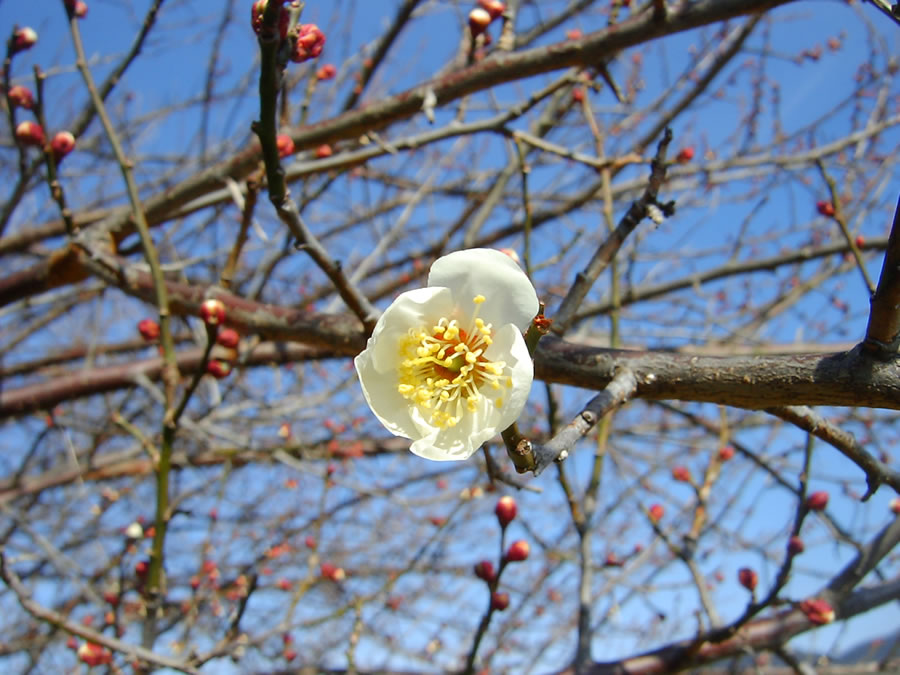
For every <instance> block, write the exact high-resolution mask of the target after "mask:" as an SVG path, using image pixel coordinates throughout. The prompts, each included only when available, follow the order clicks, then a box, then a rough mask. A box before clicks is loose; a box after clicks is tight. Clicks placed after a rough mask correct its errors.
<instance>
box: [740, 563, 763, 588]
mask: <svg viewBox="0 0 900 675" xmlns="http://www.w3.org/2000/svg"><path fill="white" fill-rule="evenodd" d="M738 581H739V582H741V586H743V587H744V588H746V589H747V590H748V591H750V592H753V590H754V589H755V588H756V584H757V583H758V582H759V577H758V576H757V574H756V572H754V571H753V570H751V569H750V568H749V567H742V568H741V569H739V570H738Z"/></svg>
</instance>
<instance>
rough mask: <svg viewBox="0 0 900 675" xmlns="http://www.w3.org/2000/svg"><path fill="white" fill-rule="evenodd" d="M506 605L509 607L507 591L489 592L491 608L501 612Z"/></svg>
mask: <svg viewBox="0 0 900 675" xmlns="http://www.w3.org/2000/svg"><path fill="white" fill-rule="evenodd" d="M507 607H509V593H492V594H491V609H495V610H497V611H498V612H502V611H503V610H504V609H506V608H507Z"/></svg>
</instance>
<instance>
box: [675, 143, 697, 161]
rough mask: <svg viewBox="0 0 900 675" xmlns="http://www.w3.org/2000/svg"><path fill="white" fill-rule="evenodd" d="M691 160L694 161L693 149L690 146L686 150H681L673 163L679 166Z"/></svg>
mask: <svg viewBox="0 0 900 675" xmlns="http://www.w3.org/2000/svg"><path fill="white" fill-rule="evenodd" d="M692 159H694V148H693V147H691V146H690V145H689V146H687V147H686V148H682V149H681V150H680V151H679V152H678V154H677V155H676V156H675V161H676V162H678V163H679V164H687V163H688V162H690V161H691V160H692Z"/></svg>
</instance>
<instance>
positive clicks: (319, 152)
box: [316, 143, 334, 159]
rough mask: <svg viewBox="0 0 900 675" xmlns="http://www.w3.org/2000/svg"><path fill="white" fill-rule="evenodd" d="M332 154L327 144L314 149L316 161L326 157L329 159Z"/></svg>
mask: <svg viewBox="0 0 900 675" xmlns="http://www.w3.org/2000/svg"><path fill="white" fill-rule="evenodd" d="M332 154H334V151H333V150H332V149H331V146H330V145H328V143H323V144H322V145H320V146H319V147H318V148H316V157H317V158H318V159H325V158H326V157H331V155H332Z"/></svg>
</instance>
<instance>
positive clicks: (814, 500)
mask: <svg viewBox="0 0 900 675" xmlns="http://www.w3.org/2000/svg"><path fill="white" fill-rule="evenodd" d="M826 506H828V493H827V492H825V490H819V491H818V492H813V493H812V494H811V495H809V496H808V497H807V498H806V507H807V508H808V509H809V510H810V511H824V510H825V507H826Z"/></svg>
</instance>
